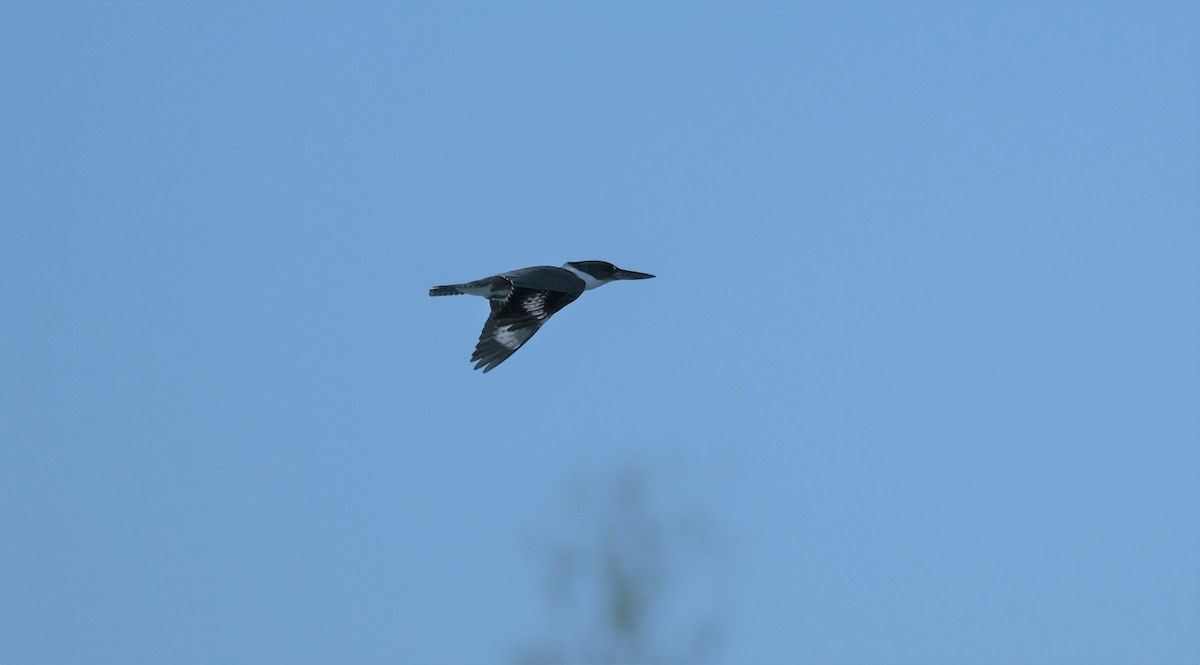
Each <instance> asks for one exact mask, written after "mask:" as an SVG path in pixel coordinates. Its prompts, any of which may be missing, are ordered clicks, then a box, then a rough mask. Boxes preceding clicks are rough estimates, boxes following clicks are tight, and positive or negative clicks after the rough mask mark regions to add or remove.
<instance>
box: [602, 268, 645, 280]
mask: <svg viewBox="0 0 1200 665" xmlns="http://www.w3.org/2000/svg"><path fill="white" fill-rule="evenodd" d="M651 277H654V275H651V274H648V273H644V272H636V271H633V270H623V269H621V268H617V271H616V272H614V273H613V276H612V278H613V279H650V278H651Z"/></svg>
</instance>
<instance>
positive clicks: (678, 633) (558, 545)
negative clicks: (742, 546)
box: [513, 465, 723, 665]
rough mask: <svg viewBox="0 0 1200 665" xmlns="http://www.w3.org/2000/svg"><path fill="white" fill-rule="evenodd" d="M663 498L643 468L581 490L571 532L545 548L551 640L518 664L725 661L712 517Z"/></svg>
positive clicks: (571, 505)
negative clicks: (671, 505) (668, 504)
mask: <svg viewBox="0 0 1200 665" xmlns="http://www.w3.org/2000/svg"><path fill="white" fill-rule="evenodd" d="M652 489H654V490H656V491H652ZM663 494H665V492H664V490H663V487H662V486H661V483H660V484H659V485H657V486H655V487H653V488H652V483H651V481H650V478H649V476H648V474H647V473H646V472H645V471H644V470H643V469H642V468H641V467H639V466H636V465H628V466H626V467H624V468H622V469H620V470H618V471H617V472H615V473H612V474H608V475H604V476H602V477H600V478H599V480H598V481H596V480H589V479H585V480H584V482H582V483H579V484H578V485H576V486H574V487H572V488H571V491H570V492H569V493H568V496H567V501H566V502H565V503H566V506H567V515H566V517H567V520H566V525H565V529H563V531H562V533H560V534H558V535H556V536H555V537H553V538H552V539H550V540H549V541H548V542H543V543H541V544H540V545H539V546H538V548H537V550H538V551H537V554H538V558H539V559H541V560H542V564H543V565H544V569H545V573H544V574H545V581H546V594H545V598H546V605H547V611H548V613H549V614H550V624H551V629H550V631H549V632H550V636H549V637H548V638H546V639H545V640H543V641H540V642H535V643H533V644H530V645H528V646H525V647H523V648H522V649H520V650H518V652H517V653H516V655H515V656H514V658H513V662H514V663H515V665H569V664H585V663H586V664H593V663H626V664H635V663H636V664H642V663H645V664H653V663H678V664H680V665H684V664H689V663H704V662H708V661H711V660H712V659H713V658H714V657H715V655H716V653H717V651H718V650H719V648H720V645H721V642H722V639H723V635H722V631H721V629H720V628H719V623H720V622H719V620H718V617H719V614H720V610H719V607H718V604H717V602H716V600H717V599H716V592H717V586H718V585H717V584H716V582H717V580H716V579H715V576H716V575H715V571H714V568H713V566H712V564H713V563H714V562H715V561H716V560H717V559H719V558H720V557H719V548H718V547H717V546H716V539H715V538H714V535H713V530H712V528H711V526H710V520H708V519H706V518H705V517H704V516H703V515H702V514H701V513H700V512H699V511H698V510H697V509H694V508H693V509H691V510H679V509H676V510H670V509H667V508H665V507H664V506H663V505H662V504H663V503H664V502H663V501H661V500H660V501H656V500H655V499H662V495H663Z"/></svg>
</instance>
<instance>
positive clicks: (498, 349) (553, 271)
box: [429, 261, 654, 373]
mask: <svg viewBox="0 0 1200 665" xmlns="http://www.w3.org/2000/svg"><path fill="white" fill-rule="evenodd" d="M653 276H654V275H647V274H646V273H640V272H634V271H632V270H621V269H620V268H618V267H616V266H614V265H613V264H611V263H606V262H604V261H573V262H568V263H564V264H563V265H562V267H560V268H556V267H554V266H535V267H532V268H521V269H520V270H511V271H509V272H503V273H500V274H499V275H493V276H491V277H484V278H483V279H477V280H475V281H473V282H466V283H463V284H450V285H447V286H436V287H434V288H432V289H430V290H429V295H431V296H453V295H473V296H482V297H484V298H487V299H488V301H489V302H490V304H491V306H492V312H491V315H490V316H488V319H487V322H486V323H484V325H483V332H481V333H480V334H479V343H478V344H476V345H475V353H474V354H472V355H471V360H473V361H475V369H479V368H481V367H482V368H483V371H484V373H487V372H490V371H491V370H492V369H494V368H495V367H496V365H499V364H500V363H502V362H504V361H505V360H508V358H509V356H511V355H512V354H514V353H516V352H517V349H519V348H521V345H523V344H524V343H525V342H528V341H529V338H531V337H533V335H534V333H536V332H537V331H538V330H539V329H540V328H541V327H542V325H543V324H545V323H546V321H547V320H549V319H550V317H551V316H553V315H554V314H555V313H557V312H558V311H559V310H561V309H562V308H564V307H566V306H567V305H569V304H571V303H572V302H574V301H575V299H576V298H578V297H579V296H580V295H581V294H582V293H583V292H584V291H587V290H589V289H594V288H596V287H598V286H603V285H604V284H607V283H609V282H611V281H615V280H620V279H648V278H651V277H653Z"/></svg>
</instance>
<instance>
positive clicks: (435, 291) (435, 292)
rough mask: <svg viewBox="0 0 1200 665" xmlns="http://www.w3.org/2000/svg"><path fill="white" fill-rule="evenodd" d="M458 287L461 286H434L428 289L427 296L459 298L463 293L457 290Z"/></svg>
mask: <svg viewBox="0 0 1200 665" xmlns="http://www.w3.org/2000/svg"><path fill="white" fill-rule="evenodd" d="M460 286H462V284H451V285H449V286H435V287H433V288H432V289H429V295H431V296H461V295H463V292H462V290H461V289H459V287H460Z"/></svg>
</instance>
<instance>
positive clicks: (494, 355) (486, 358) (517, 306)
mask: <svg viewBox="0 0 1200 665" xmlns="http://www.w3.org/2000/svg"><path fill="white" fill-rule="evenodd" d="M578 297H579V293H564V292H562V291H549V290H543V289H528V288H522V287H519V286H518V287H513V290H512V292H511V293H509V295H508V298H506V299H503V300H501V299H494V300H492V301H491V304H492V314H491V316H489V317H488V320H487V322H486V323H484V324H483V332H481V333H479V343H478V344H476V345H475V353H473V354H471V360H474V361H477V362H476V363H475V369H479V368H480V367H482V368H483V372H484V374H486V373H488V372H490V371H492V370H493V369H494V368H495V367H496V365H499V364H500V363H502V362H504V361H505V360H508V358H509V356H511V355H512V354H514V353H516V352H517V349H519V348H521V345H523V344H525V342H528V341H529V338H531V337H533V335H534V333H536V332H537V331H538V329H540V328H541V327H542V324H544V323H546V321H548V320H549V319H550V317H551V316H552V315H553V314H554V313H555V312H557V311H558V310H560V309H562V308H563V307H566V306H567V305H568V304H570V303H571V302H573V301H574V300H575V299H576V298H578Z"/></svg>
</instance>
